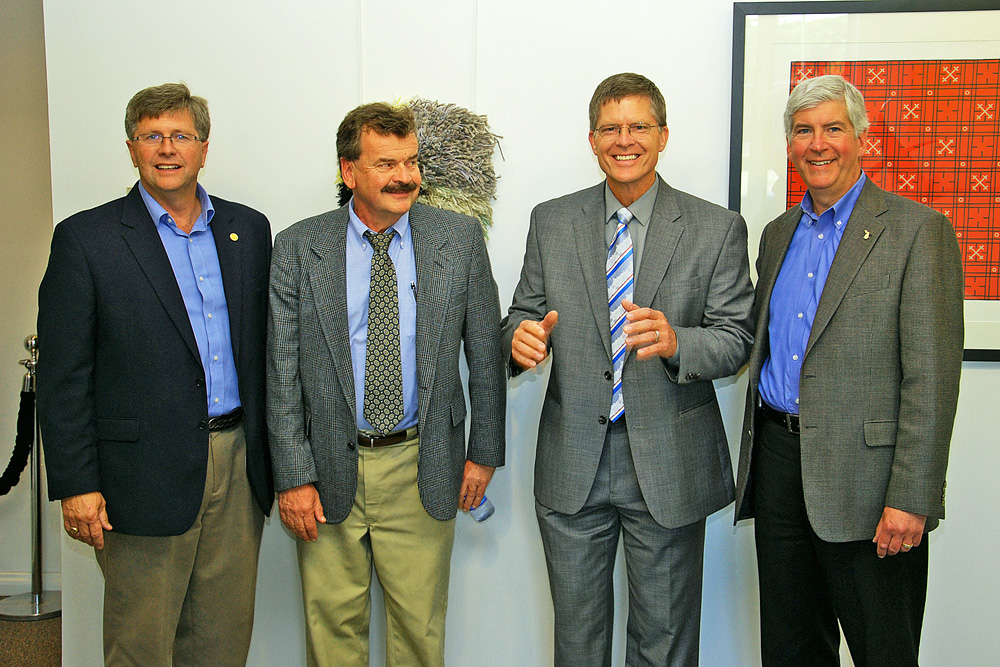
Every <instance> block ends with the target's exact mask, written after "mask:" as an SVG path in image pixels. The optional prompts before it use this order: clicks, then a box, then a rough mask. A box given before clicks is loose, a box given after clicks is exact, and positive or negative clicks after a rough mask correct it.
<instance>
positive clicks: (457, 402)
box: [451, 391, 466, 426]
mask: <svg viewBox="0 0 1000 667" xmlns="http://www.w3.org/2000/svg"><path fill="white" fill-rule="evenodd" d="M465 410H466V408H465V394H463V393H462V392H461V391H458V392H455V398H453V399H452V400H451V423H452V425H453V426H458V425H459V424H461V423H462V421H463V420H464V419H465Z"/></svg>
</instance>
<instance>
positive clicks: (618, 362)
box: [607, 207, 635, 422]
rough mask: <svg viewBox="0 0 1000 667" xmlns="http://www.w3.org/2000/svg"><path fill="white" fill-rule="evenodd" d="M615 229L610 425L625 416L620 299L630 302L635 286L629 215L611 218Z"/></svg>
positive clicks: (610, 289) (610, 264)
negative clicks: (612, 380)
mask: <svg viewBox="0 0 1000 667" xmlns="http://www.w3.org/2000/svg"><path fill="white" fill-rule="evenodd" d="M615 216H616V217H617V218H618V227H617V229H615V238H614V240H613V241H612V242H611V248H610V249H609V250H608V265H607V277H608V308H609V309H610V311H611V365H612V367H613V368H614V373H615V374H614V386H613V387H612V389H611V421H612V422H616V421H618V419H619V418H620V417H621V416H622V415H623V414H625V400H624V399H623V398H622V367H623V366H624V365H625V357H626V350H625V331H624V326H625V308H624V306H622V299H628V300H629V301H631V300H632V287H633V285H634V284H635V281H634V279H633V275H634V272H633V269H632V235H631V234H629V233H628V223H629V220H631V219H632V213H631V212H630V211H629V210H628V209H627V208H625V207H622V208H620V209H618V213H616V214H615Z"/></svg>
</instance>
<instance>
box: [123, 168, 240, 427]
mask: <svg viewBox="0 0 1000 667" xmlns="http://www.w3.org/2000/svg"><path fill="white" fill-rule="evenodd" d="M139 194H141V195H142V201H143V202H145V204H146V210H148V211H149V215H150V216H152V218H153V220H154V221H155V223H156V231H157V233H158V234H159V235H160V240H161V241H162V242H163V248H164V249H165V250H166V251H167V257H168V258H169V259H170V266H171V267H172V268H173V270H174V278H176V279H177V286H178V287H180V290H181V297H182V298H183V299H184V307H185V308H186V309H187V315H188V320H189V321H190V322H191V329H192V330H193V331H194V339H195V341H197V343H198V353H199V354H200V355H201V367H202V369H204V371H205V384H206V388H207V396H208V415H209V416H210V417H218V416H219V415H224V414H226V413H227V412H232V411H233V410H235V409H236V408H238V407H239V406H240V388H239V383H238V381H237V378H236V361H235V360H234V358H233V343H232V338H231V337H230V333H229V308H228V306H227V304H226V292H225V290H224V289H223V285H222V268H221V266H220V265H219V255H218V252H217V251H216V248H215V237H214V236H213V235H212V230H211V228H210V227H209V225H210V224H211V222H212V218H213V217H214V216H215V209H214V208H213V206H212V200H211V199H209V198H208V193H207V192H205V188H203V187H201V185H199V186H198V199H199V200H201V214H200V215H199V216H198V219H197V220H196V221H195V223H194V227H192V228H191V233H190V234H186V233H185V232H184V231H182V230H181V229H180V228H179V227H178V226H177V223H176V222H175V221H174V219H173V218H172V217H171V216H170V214H169V213H167V211H166V210H165V209H164V208H163V207H162V206H160V204H159V203H158V202H157V201H156V200H155V199H153V197H152V196H150V194H149V193H148V192H146V189H145V188H144V187H142V183H139ZM152 353H154V354H155V350H154V351H152ZM165 400H169V397H166V398H165Z"/></svg>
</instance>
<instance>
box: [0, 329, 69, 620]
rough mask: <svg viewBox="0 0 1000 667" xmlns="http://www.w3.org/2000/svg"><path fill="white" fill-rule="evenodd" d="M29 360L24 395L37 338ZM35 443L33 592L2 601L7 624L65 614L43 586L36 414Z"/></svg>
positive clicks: (31, 379) (31, 378)
mask: <svg viewBox="0 0 1000 667" xmlns="http://www.w3.org/2000/svg"><path fill="white" fill-rule="evenodd" d="M24 347H25V348H27V350H28V356H29V358H28V359H22V360H21V362H20V363H21V365H23V366H24V367H25V368H26V369H27V373H25V374H24V383H23V385H22V389H21V390H22V391H24V392H31V393H34V392H35V366H36V365H37V364H38V336H28V337H27V338H25V339H24ZM34 426H35V429H34V430H35V442H34V444H33V446H32V448H31V592H30V593H23V594H21V595H13V596H11V597H9V598H4V599H3V600H0V619H4V620H8V621H40V620H42V619H46V618H54V617H56V616H59V615H61V614H62V593H61V591H46V590H43V586H42V449H41V444H42V433H41V430H40V429H39V426H38V411H37V409H36V411H35V420H34Z"/></svg>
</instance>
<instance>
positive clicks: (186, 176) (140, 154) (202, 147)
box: [125, 109, 208, 208]
mask: <svg viewBox="0 0 1000 667" xmlns="http://www.w3.org/2000/svg"><path fill="white" fill-rule="evenodd" d="M153 133H155V134H162V135H163V136H164V137H166V136H167V135H174V134H189V135H191V136H197V132H195V129H194V119H193V118H192V117H191V112H190V111H187V110H186V109H185V110H184V111H175V112H170V113H165V114H163V115H162V116H157V117H156V118H143V119H142V120H140V121H139V124H138V125H137V126H136V129H135V134H136V136H142V135H144V134H153ZM125 143H126V144H127V145H128V152H129V155H131V156H132V165H133V166H135V167H136V168H138V169H139V180H140V181H141V182H142V185H143V187H144V188H146V192H148V193H149V194H150V195H151V196H152V197H153V199H155V200H156V201H158V202H159V203H160V205H162V206H164V207H165V208H169V206H170V205H172V204H173V203H174V202H180V201H182V200H183V199H186V198H191V197H195V196H196V195H195V193H196V190H197V186H198V172H199V171H201V168H202V167H204V166H205V157H206V156H207V155H208V142H207V141H192V142H191V143H190V144H189V145H187V146H175V145H174V142H173V141H171V140H169V139H163V141H161V142H160V143H159V144H156V145H153V146H147V145H146V144H144V143H143V142H141V141H132V140H129V141H126V142H125Z"/></svg>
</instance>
